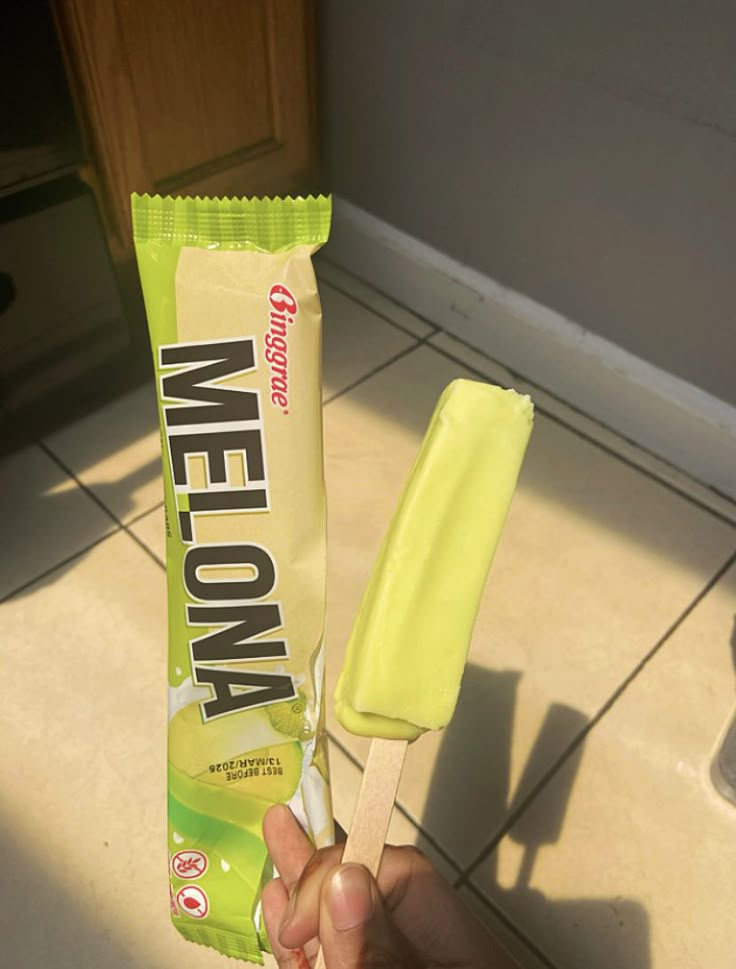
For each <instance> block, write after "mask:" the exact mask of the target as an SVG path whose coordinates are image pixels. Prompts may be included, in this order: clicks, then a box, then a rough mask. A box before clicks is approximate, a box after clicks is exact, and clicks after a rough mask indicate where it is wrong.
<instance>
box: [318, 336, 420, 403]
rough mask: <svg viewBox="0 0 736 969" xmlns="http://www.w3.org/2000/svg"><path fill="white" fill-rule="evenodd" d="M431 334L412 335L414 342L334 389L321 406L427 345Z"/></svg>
mask: <svg viewBox="0 0 736 969" xmlns="http://www.w3.org/2000/svg"><path fill="white" fill-rule="evenodd" d="M433 336H434V333H428V334H427V335H426V336H423V337H414V341H415V342H414V343H412V344H410V345H409V346H408V347H405V348H404V349H403V350H400V351H399V352H398V353H395V354H394V355H393V357H389V359H388V360H384V362H383V363H379V364H378V366H376V367H374V368H373V369H372V370H369V371H368V373H365V374H363V376H362V377H358V378H357V379H356V380H354V381H353V382H352V383H351V384H348V385H347V387H343V388H342V390H338V391H336V392H335V393H334V394H332V396H331V397H327V398H326V399H325V400H323V401H322V407H323V408H325V407H327V405H328V404H331V403H332V402H333V400H337V399H338V398H339V397H344V396H345V394H349V393H350V392H351V391H352V390H355V388H356V387H359V386H360V385H361V384H362V383H365V381H366V380H370V379H371V377H375V376H376V375H377V374H379V373H381V371H382V370H386V369H387V368H388V367H390V366H392V365H393V364H394V363H398V361H399V360H402V359H403V358H404V357H406V356H408V355H409V354H410V353H413V352H414V350H416V349H417V348H418V347H421V346H427V340H429V339H430V338H431V337H433Z"/></svg>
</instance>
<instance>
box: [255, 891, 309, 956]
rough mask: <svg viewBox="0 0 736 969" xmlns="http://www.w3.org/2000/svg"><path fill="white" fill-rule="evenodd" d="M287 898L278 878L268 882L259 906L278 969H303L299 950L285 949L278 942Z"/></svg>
mask: <svg viewBox="0 0 736 969" xmlns="http://www.w3.org/2000/svg"><path fill="white" fill-rule="evenodd" d="M288 901H289V896H288V894H287V891H286V887H285V886H284V883H283V881H282V880H281V879H280V878H275V879H274V880H273V881H270V882H269V883H268V884H267V885H266V887H265V888H264V889H263V896H262V898H261V905H262V907H263V918H264V920H265V923H266V932H267V933H268V938H269V940H270V942H271V948H272V949H273V955H274V958H275V959H276V961H277V962H278V964H279V969H304V957H303V956H302V955H301V950H300V949H287V948H285V947H284V946H282V945H281V943H280V942H279V925H280V924H281V917H282V915H283V913H284V909H285V908H286V905H287V903H288Z"/></svg>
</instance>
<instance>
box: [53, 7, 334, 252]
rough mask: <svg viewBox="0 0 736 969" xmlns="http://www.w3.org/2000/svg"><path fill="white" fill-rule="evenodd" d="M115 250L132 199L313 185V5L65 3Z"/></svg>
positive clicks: (96, 176) (95, 171)
mask: <svg viewBox="0 0 736 969" xmlns="http://www.w3.org/2000/svg"><path fill="white" fill-rule="evenodd" d="M55 10H56V20H57V25H58V30H59V34H60V37H61V40H62V46H63V48H64V51H65V57H66V62H67V67H68V70H69V73H70V76H71V79H72V85H73V89H74V92H75V96H76V100H77V106H78V110H79V113H80V117H81V120H82V125H83V128H84V132H85V137H86V141H87V145H88V152H89V155H90V159H91V165H90V169H89V171H88V177H89V180H90V182H91V183H92V185H93V187H94V188H95V190H96V191H97V194H98V197H99V200H100V203H101V206H102V208H103V212H104V217H105V219H106V221H107V226H108V231H109V234H110V237H111V243H112V245H113V249H114V252H115V254H116V255H117V256H119V257H120V256H122V257H124V256H127V255H129V253H130V249H131V227H130V193H131V192H133V191H136V192H160V193H163V194H177V195H264V194H269V195H270V194H278V193H283V192H289V191H292V190H298V189H300V188H303V187H304V186H305V185H306V184H307V183H308V181H309V179H310V178H312V177H313V175H314V170H315V162H316V131H315V128H316V125H315V110H314V80H313V70H314V8H313V2H312V0H55Z"/></svg>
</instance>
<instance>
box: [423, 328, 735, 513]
mask: <svg viewBox="0 0 736 969" xmlns="http://www.w3.org/2000/svg"><path fill="white" fill-rule="evenodd" d="M442 332H443V333H445V332H447V331H442ZM432 335H433V336H434V335H435V334H432ZM448 335H450V336H452V334H448ZM427 339H431V338H429V337H428V338H427ZM459 342H463V341H459ZM427 346H428V347H429V348H430V349H432V350H434V351H435V353H439V354H440V356H443V357H446V358H447V359H448V360H452V361H453V363H457V364H459V365H460V366H461V367H465V369H466V370H469V371H470V372H471V373H474V374H477V375H478V376H479V377H483V378H484V379H485V380H488V375H487V374H484V373H483V371H482V370H479V369H478V368H477V367H474V366H473V365H472V364H469V363H467V362H466V361H464V360H462V359H461V358H460V357H457V356H455V355H454V354H452V353H450V351H449V350H445V349H444V348H443V347H438V346H436V345H435V344H434V343H427ZM467 346H468V348H469V349H471V350H474V351H475V352H476V353H480V352H481V351H479V350H475V347H471V346H470V344H467ZM482 355H483V356H486V359H488V360H490V361H491V362H492V363H495V364H496V365H497V366H501V367H503V369H504V370H508V372H509V374H510V375H511V376H512V377H514V376H516V377H519V378H520V380H523V381H524V383H526V384H528V385H529V386H530V387H539V389H540V390H541V391H543V393H545V394H549V396H550V397H554V398H555V400H559V401H560V403H562V404H564V405H565V406H566V407H571V409H572V410H576V408H574V407H572V405H570V404H568V403H567V401H564V400H562V399H561V398H559V397H556V396H555V394H552V393H551V392H550V391H548V390H547V389H546V388H544V387H542V386H541V385H540V384H536V383H533V382H532V381H531V380H528V379H527V378H526V377H524V375H523V374H520V373H516V372H514V371H512V370H510V369H509V368H508V367H506V366H505V365H504V364H499V363H498V362H497V361H495V360H493V359H492V357H488V356H487V355H485V354H482ZM534 408H535V410H537V411H539V413H540V414H544V416H545V417H546V418H547V419H548V420H551V421H554V423H556V424H558V425H560V426H561V427H564V428H565V429H566V430H568V431H570V432H571V433H573V434H575V435H576V436H577V437H579V438H582V439H583V440H584V441H587V442H588V443H589V444H592V445H593V446H594V447H596V448H598V449H599V450H600V451H603V452H604V453H605V454H608V455H609V456H610V457H612V458H614V459H615V460H617V461H620V462H621V463H622V464H625V465H627V467H630V468H631V469H632V470H634V471H636V472H638V473H639V474H642V475H644V477H646V478H649V479H650V480H652V481H655V482H656V483H657V484H659V485H661V486H662V487H664V488H666V489H667V490H668V491H671V492H673V493H674V494H676V495H679V497H681V498H684V499H685V500H686V501H687V502H689V503H690V504H692V505H695V506H696V507H697V508H699V509H700V510H701V511H705V512H707V513H708V514H710V515H712V516H713V517H714V518H717V519H718V520H719V521H721V522H723V523H724V524H725V525H731V526H732V527H733V526H736V518H731V517H729V516H728V515H727V514H726V513H725V512H722V511H720V510H718V509H717V508H712V507H711V506H710V505H708V504H706V503H705V502H704V501H702V500H701V499H700V498H696V497H695V496H694V495H691V494H690V493H689V492H687V491H685V490H684V489H682V488H680V487H678V486H677V485H676V484H674V482H672V481H668V480H667V479H666V478H662V477H660V476H659V475H658V474H656V473H655V472H654V471H651V470H650V469H649V468H645V467H642V465H640V464H637V462H636V461H634V460H633V459H632V458H629V457H626V456H625V455H623V454H619V453H618V452H617V451H615V450H614V449H613V448H611V447H610V446H609V445H607V444H604V443H603V442H602V441H598V440H597V439H596V438H595V437H593V436H592V435H590V434H588V433H587V432H586V431H583V430H581V429H580V428H578V427H575V425H574V424H571V423H569V422H568V421H566V420H565V419H564V418H562V417H560V416H559V415H557V414H553V413H552V412H551V411H549V410H547V409H546V408H545V407H544V406H542V405H537V404H535V405H534ZM576 412H577V413H578V414H581V415H582V416H583V417H587V419H588V420H595V418H593V417H590V415H589V414H584V413H583V411H580V410H576ZM598 423H600V422H598ZM601 427H605V425H604V424H601ZM606 430H609V431H610V432H611V433H612V434H618V431H613V430H611V429H610V428H606ZM619 436H621V435H619ZM624 440H625V441H627V443H629V444H631V445H632V446H633V447H638V448H641V446H640V445H638V444H635V442H633V441H629V440H628V438H624ZM641 450H644V453H646V454H648V455H650V456H651V457H653V458H656V460H658V461H661V460H662V458H659V457H657V455H655V454H653V453H652V452H650V451H646V450H645V449H643V448H641ZM674 470H677V469H674ZM681 473H682V472H681ZM703 487H707V486H705V485H704V486H703ZM716 493H717V494H718V495H719V497H725V496H721V495H720V493H718V492H716ZM725 500H727V501H730V499H729V498H725Z"/></svg>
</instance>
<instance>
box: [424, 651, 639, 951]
mask: <svg viewBox="0 0 736 969" xmlns="http://www.w3.org/2000/svg"><path fill="white" fill-rule="evenodd" d="M520 677H521V674H520V673H518V672H516V671H509V670H505V671H499V672H495V671H492V670H488V669H483V668H481V667H478V666H475V665H473V664H469V665H468V666H467V668H466V671H465V677H464V679H463V686H462V690H461V694H460V700H459V702H458V706H457V711H456V713H455V716H454V718H453V720H452V722H451V723H450V726H449V727H448V728H447V730H446V731H445V732H444V737H443V742H442V746H441V748H440V751H439V755H438V757H437V759H436V761H435V767H434V771H433V774H432V783H431V787H430V791H429V795H428V797H427V802H426V806H425V810H424V813H423V817H422V820H421V824H422V827H423V828H425V829H426V830H427V831H429V832H430V833H436V832H449V831H453V830H454V831H455V835H454V837H457V825H466V826H467V825H468V824H469V823H470V824H473V825H474V826H478V825H482V832H483V838H479V837H478V832H477V830H475V831H471V832H469V834H470V835H472V837H473V841H474V843H475V844H476V845H477V846H478V848H479V847H481V846H482V844H486V845H490V844H491V843H495V842H496V841H497V840H498V838H499V837H501V836H503V832H504V830H505V828H506V826H507V825H508V823H509V819H513V822H514V823H513V824H512V825H511V828H510V830H509V831H508V834H507V836H508V837H510V838H511V839H512V840H513V841H515V842H516V843H517V844H519V845H521V846H522V848H523V858H522V862H521V864H520V867H519V871H518V875H517V881H516V884H515V886H514V887H513V888H512V889H510V890H508V889H503V888H501V887H500V886H498V885H497V884H496V881H497V870H496V863H497V858H496V854H495V851H493V850H491V851H490V852H489V854H488V856H487V857H486V858H485V860H484V861H483V863H482V866H481V867H482V871H483V875H484V887H486V888H487V887H488V884H489V883H490V884H491V885H494V886H495V887H494V888H492V889H491V890H490V892H489V894H490V895H491V896H492V898H493V899H494V902H495V903H496V904H497V905H498V906H499V907H500V908H501V909H502V911H503V912H504V914H505V916H506V918H507V919H508V921H509V922H510V923H511V924H512V925H513V926H515V931H516V932H517V933H518V934H519V935H520V936H521V938H522V940H524V939H528V940H530V941H531V943H532V947H536V948H538V949H539V950H540V951H541V952H542V953H543V954H544V955H545V956H546V958H547V959H548V960H549V963H550V965H552V966H554V967H555V969H593V967H595V966H596V965H597V964H599V960H600V958H601V951H602V948H603V946H605V952H606V961H605V965H606V969H650V966H651V956H650V949H649V927H648V916H647V913H646V911H645V909H644V908H643V906H642V905H641V904H639V903H638V902H637V901H635V900H633V899H627V898H625V897H623V896H619V897H616V898H611V899H579V900H578V899H576V900H568V899H565V900H559V899H554V898H548V897H546V896H545V895H544V894H542V893H541V892H539V891H537V890H536V889H534V888H533V887H531V886H532V885H533V884H534V870H535V862H536V859H537V856H538V853H539V852H540V851H541V850H544V847H545V846H548V845H553V844H555V843H556V842H557V841H559V839H560V837H561V836H562V833H563V830H564V821H565V814H566V811H567V806H568V804H569V801H570V797H571V795H572V792H573V789H574V786H575V780H576V777H577V772H578V769H579V766H580V762H581V759H582V757H583V755H584V742H583V741H580V742H579V743H577V744H576V745H574V746H572V747H571V745H573V744H574V742H575V740H576V738H577V739H579V738H580V737H581V735H582V732H583V731H584V729H585V727H586V725H587V723H588V720H587V717H585V716H584V715H583V714H582V713H581V712H580V711H578V710H575V709H573V708H572V707H569V706H565V705H563V704H552V705H551V706H550V708H549V710H548V711H547V714H546V716H545V718H544V720H543V722H542V724H541V726H540V728H539V732H538V734H537V737H536V739H535V741H534V744H533V746H532V748H531V751H530V753H529V756H528V757H527V760H526V763H525V765H524V769H523V771H522V773H521V776H520V778H519V781H518V783H517V784H516V789H515V790H514V791H512V790H511V789H510V764H511V760H510V758H511V746H512V737H513V727H514V712H515V707H516V695H517V689H518V684H519V681H520ZM566 752H567V756H566V757H565V759H564V761H562V762H561V763H560V765H559V767H558V768H557V769H556V770H555V771H554V775H553V777H552V778H551V779H550V780H549V782H548V783H543V782H544V780H545V776H546V775H547V773H548V772H549V771H550V769H551V768H553V767H554V766H555V765H556V764H557V763H558V762H559V761H560V759H561V758H562V757H563V755H564V754H565V753H566ZM480 804H482V805H484V810H483V814H482V816H480V815H479V812H478V809H477V805H480ZM467 837H468V835H465V838H466V839H467ZM420 846H421V842H420ZM440 847H442V845H440ZM478 848H476V854H477V850H478ZM611 850H612V851H615V845H613V844H612V846H611ZM580 851H581V852H584V851H585V845H584V844H581V845H580Z"/></svg>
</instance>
